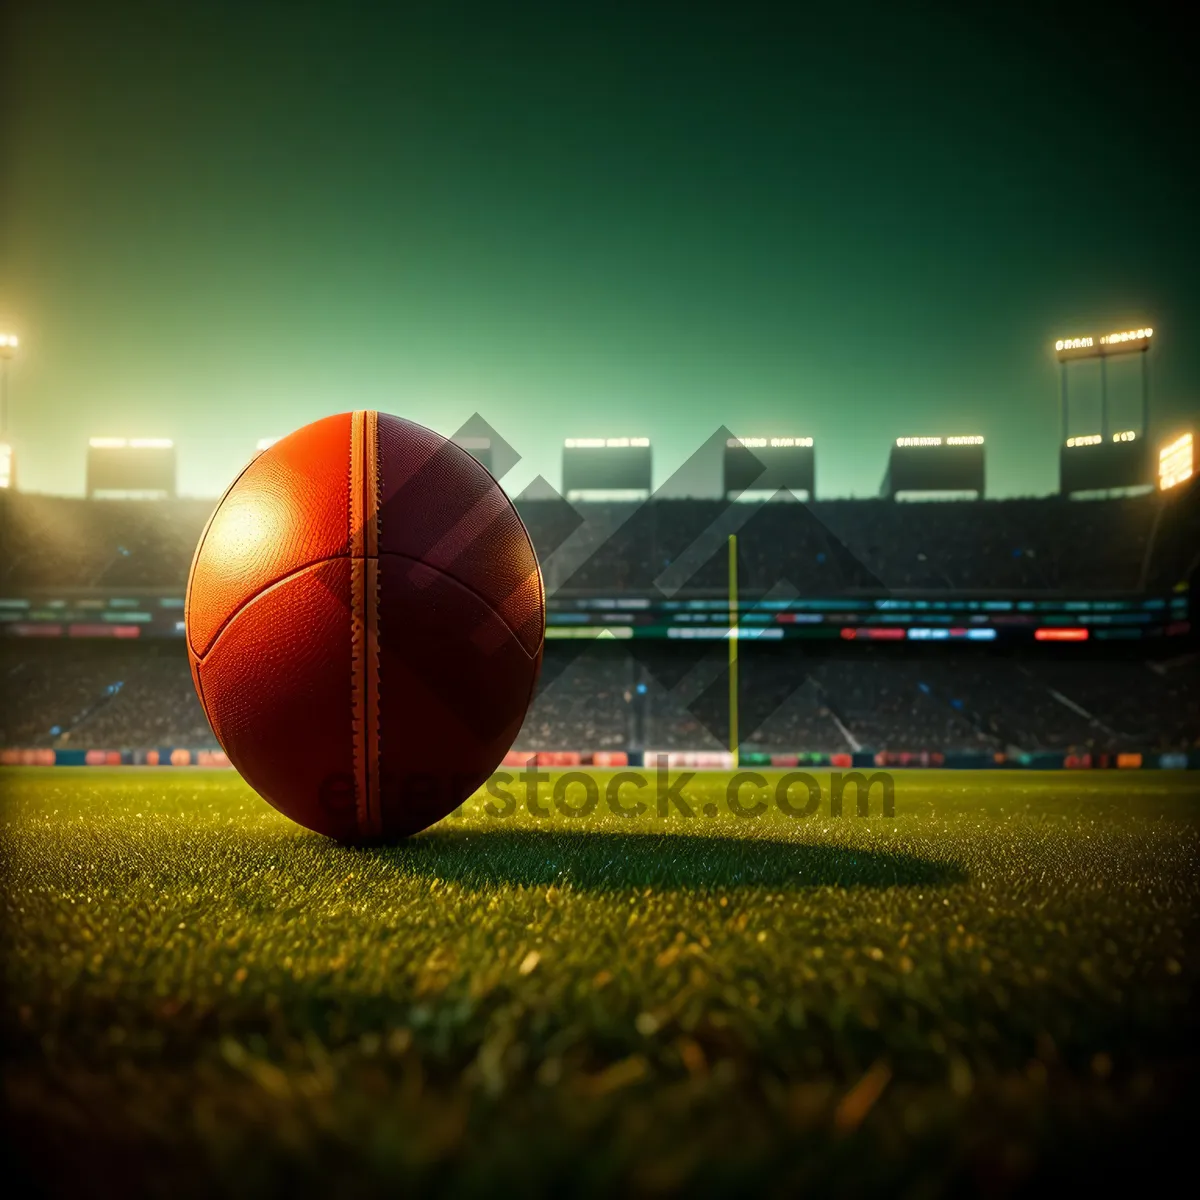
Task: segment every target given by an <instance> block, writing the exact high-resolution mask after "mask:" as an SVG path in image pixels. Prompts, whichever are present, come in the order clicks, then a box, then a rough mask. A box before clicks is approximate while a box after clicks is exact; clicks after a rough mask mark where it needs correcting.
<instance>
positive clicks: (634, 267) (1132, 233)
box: [0, 0, 1200, 495]
mask: <svg viewBox="0 0 1200 1200" xmlns="http://www.w3.org/2000/svg"><path fill="white" fill-rule="evenodd" d="M904 7H905V12H904V14H903V15H900V14H898V13H896V12H895V11H893V8H894V6H891V5H883V4H879V5H876V4H868V3H860V4H855V5H836V6H834V5H830V6H828V7H827V8H813V9H810V10H807V11H803V12H802V11H801V6H795V7H794V9H793V8H792V7H789V6H783V5H773V6H763V5H758V4H755V3H749V2H739V3H736V4H728V5H714V6H706V5H702V4H697V3H689V4H652V3H647V4H645V5H637V4H629V5H625V4H614V3H604V4H591V3H583V2H582V0H565V2H564V0H560V2H559V3H556V4H546V5H539V6H532V5H522V4H512V5H506V4H495V3H492V4H478V5H463V4H456V3H440V4H431V5H424V4H422V5H416V4H397V5H384V4H376V5H370V6H366V5H355V4H352V3H341V4H338V5H325V6H321V5H315V4H305V3H299V2H296V0H292V2H290V3H287V4H274V3H262V2H256V3H253V4H247V3H221V2H217V0H208V2H207V3H204V4H184V3H176V4H168V3H165V2H164V3H141V4H134V3H121V2H119V0H118V2H114V3H112V4H107V5H101V4H94V3H70V4H62V3H54V2H53V0H47V2H46V3H35V4H25V5H17V4H13V5H8V6H6V12H7V16H6V17H5V20H6V22H7V24H6V27H5V28H4V29H3V31H0V46H3V54H4V56H5V61H4V62H3V63H0V87H2V88H3V95H2V99H3V110H2V111H3V115H4V129H3V144H2V147H0V149H2V157H0V328H8V329H11V330H12V331H13V332H16V333H18V334H19V335H20V336H21V339H22V347H21V355H20V357H19V359H18V360H17V361H15V362H14V363H13V364H12V373H11V400H12V434H13V441H14V442H15V445H16V447H17V454H18V461H19V464H20V466H19V469H20V475H21V481H22V484H23V486H24V487H26V488H28V489H31V490H40V491H54V492H80V491H81V490H82V488H83V462H84V453H85V445H86V440H87V437H88V436H89V435H93V434H125V435H144V436H149V435H157V436H169V437H174V438H175V439H176V440H177V441H178V443H179V446H180V473H181V474H180V488H181V490H182V491H183V492H185V493H189V494H197V495H215V494H217V493H219V492H220V491H221V490H222V489H223V488H224V486H225V484H226V483H227V482H228V480H229V479H230V478H231V477H232V475H233V473H234V472H235V471H236V470H237V469H238V467H239V466H240V465H241V463H242V462H243V461H244V460H245V459H246V458H247V457H248V456H249V454H250V453H251V451H252V449H253V446H254V441H255V439H257V438H259V437H263V436H274V435H278V434H281V433H285V432H287V431H289V430H290V429H292V428H295V427H296V426H298V425H301V424H304V423H305V422H307V421H310V420H312V419H314V418H316V417H318V416H321V415H324V414H326V413H330V412H336V411H342V410H345V409H350V408H364V407H373V408H379V409H383V410H385V411H389V412H395V413H399V414H401V415H403V416H407V417H410V418H412V419H414V420H417V421H420V422H422V423H424V424H427V425H431V426H433V427H434V428H436V429H439V430H441V431H442V432H444V433H450V432H452V431H453V430H454V429H455V428H457V427H458V426H459V425H460V424H461V423H462V422H463V421H465V420H466V419H467V418H468V417H469V416H470V415H471V414H472V413H473V412H475V411H478V412H479V413H480V414H481V415H482V416H483V417H484V418H485V419H486V420H488V421H489V422H490V423H491V424H492V425H493V426H494V427H495V428H496V429H497V430H498V431H499V432H500V433H501V434H502V435H503V436H504V437H505V438H507V439H508V440H509V441H510V442H511V443H512V444H513V445H514V446H515V447H516V448H517V449H518V450H519V451H520V452H521V453H522V454H523V455H525V456H526V457H525V461H523V462H522V463H521V465H520V466H519V467H518V468H517V469H516V470H515V471H514V472H513V474H512V476H511V477H510V479H509V480H508V481H506V482H508V483H509V485H510V486H511V487H512V488H513V489H514V490H519V488H520V487H522V486H523V485H524V484H525V483H526V482H528V480H529V479H530V478H532V476H533V475H535V474H537V473H538V472H541V473H543V474H545V475H546V477H547V478H548V479H549V480H550V482H551V483H553V484H555V485H557V484H558V483H559V454H560V447H561V441H562V438H563V437H564V436H570V435H620V434H635V435H648V436H649V437H650V438H651V439H652V441H653V444H654V447H655V462H656V472H655V473H656V477H657V478H658V479H660V480H661V479H662V478H664V477H665V476H666V475H667V474H668V473H669V472H670V470H671V469H672V468H673V467H675V466H676V465H678V463H679V462H681V461H682V460H683V459H684V458H685V457H686V456H687V455H688V454H689V453H690V451H692V450H693V449H694V448H695V447H696V446H698V445H699V444H700V443H701V442H703V441H704V440H705V439H706V438H707V437H708V435H710V434H711V433H712V432H713V430H714V429H715V428H716V427H717V426H719V425H720V424H722V423H724V424H726V425H728V426H729V427H730V428H731V429H732V430H733V431H734V432H735V433H739V434H743V435H750V434H768V435H769V434H773V433H778V434H804V435H812V436H813V437H815V438H816V439H817V463H818V480H817V483H818V491H819V492H820V493H821V494H824V495H849V494H858V495H865V494H874V493H875V492H876V491H877V489H878V486H879V481H880V478H881V476H882V474H883V469H884V463H885V458H886V454H887V449H888V444H889V442H890V439H891V438H893V437H895V436H897V435H901V434H931V433H942V434H951V433H982V434H984V435H985V436H986V438H987V440H988V456H989V457H988V464H989V480H988V486H989V492H990V493H991V494H993V495H1009V494H1028V493H1043V492H1047V491H1051V490H1053V489H1054V488H1055V486H1056V479H1057V466H1056V462H1057V458H1056V456H1057V445H1058V433H1059V426H1058V421H1059V414H1058V400H1057V387H1058V381H1057V373H1056V370H1057V369H1056V367H1055V365H1054V362H1053V357H1052V353H1051V344H1052V342H1053V339H1054V338H1055V337H1056V336H1069V335H1071V334H1077V333H1102V332H1107V331H1108V330H1110V329H1122V328H1126V327H1128V326H1137V325H1144V324H1152V325H1153V326H1154V328H1155V330H1156V337H1155V347H1154V350H1153V351H1152V360H1153V363H1152V370H1153V388H1154V398H1153V402H1154V408H1155V421H1156V432H1157V433H1158V434H1162V435H1166V434H1168V433H1171V432H1173V431H1174V430H1175V429H1177V428H1182V427H1184V426H1185V425H1187V424H1189V423H1190V424H1192V425H1195V424H1196V417H1197V413H1198V407H1200V348H1198V345H1197V339H1196V337H1195V332H1196V330H1197V328H1198V317H1200V287H1198V285H1197V278H1198V275H1197V267H1198V265H1200V233H1198V231H1197V220H1196V214H1197V212H1200V194H1198V181H1200V168H1197V166H1196V163H1195V157H1196V142H1195V133H1194V119H1195V118H1194V113H1195V112H1196V111H1200V97H1198V96H1197V95H1196V91H1195V85H1194V84H1192V83H1190V82H1189V78H1194V76H1195V69H1194V64H1193V63H1192V62H1191V61H1190V58H1189V49H1188V43H1187V40H1186V39H1185V37H1184V34H1183V29H1182V27H1181V26H1180V25H1179V24H1178V23H1179V22H1182V20H1183V18H1182V16H1180V17H1178V18H1171V17H1169V16H1168V15H1166V13H1167V12H1168V10H1167V9H1165V8H1164V9H1163V10H1162V11H1161V12H1159V13H1157V14H1156V13H1154V12H1153V11H1151V9H1149V8H1148V7H1147V6H1145V5H1138V6H1133V7H1131V8H1130V9H1129V11H1128V12H1125V13H1122V14H1120V15H1114V16H1111V17H1110V16H1108V15H1107V14H1108V11H1109V10H1107V9H1103V8H1100V7H1098V6H1088V7H1078V8H1075V9H1067V8H1061V7H1060V8H1058V9H1055V10H1054V12H1053V13H1051V12H1050V11H1049V10H1047V9H1045V8H1043V7H1042V6H1036V7H1034V6H1030V7H1028V8H1026V7H1023V6H1020V5H1016V6H1014V5H1005V6H1002V7H1001V6H996V11H994V12H990V13H987V14H982V15H981V14H974V13H970V14H968V13H966V12H960V11H957V10H958V9H959V8H964V9H965V8H967V7H971V6H960V5H945V6H929V5H908V6H904ZM834 9H836V10H837V11H836V12H835V11H834ZM1113 11H1114V14H1115V13H1116V10H1113ZM1126 365H1127V366H1129V365H1132V366H1133V367H1134V368H1136V363H1135V362H1134V363H1133V364H1129V363H1127V364H1126ZM1085 374H1086V370H1085V369H1084V368H1081V369H1080V373H1079V375H1078V377H1077V378H1078V381H1079V382H1078V387H1077V388H1076V391H1077V394H1078V396H1079V397H1080V406H1079V411H1078V415H1077V418H1076V421H1075V423H1074V428H1073V432H1091V431H1092V429H1093V428H1095V427H1098V420H1097V418H1096V417H1095V415H1094V413H1095V409H1096V405H1095V396H1096V394H1097V393H1096V388H1095V386H1094V380H1093V381H1089V380H1087V379H1086V378H1085ZM1134 382H1135V371H1134V370H1129V371H1115V372H1114V374H1113V394H1114V397H1115V404H1116V414H1115V418H1114V428H1119V427H1122V426H1123V425H1124V424H1126V422H1125V421H1124V420H1123V419H1122V414H1130V416H1131V419H1130V421H1129V422H1128V423H1129V424H1135V423H1136V421H1135V420H1134V419H1132V418H1133V415H1134V414H1135V413H1136V407H1137V406H1136V389H1135V387H1134V386H1132V385H1133V384H1134ZM1088 402H1090V403H1091V406H1092V412H1091V414H1089V412H1088V411H1087V408H1088ZM716 483H717V476H716V470H715V464H714V471H713V475H712V484H713V486H714V488H715V486H716Z"/></svg>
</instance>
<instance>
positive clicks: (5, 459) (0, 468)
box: [0, 442, 13, 488]
mask: <svg viewBox="0 0 1200 1200" xmlns="http://www.w3.org/2000/svg"><path fill="white" fill-rule="evenodd" d="M12 485H13V448H12V446H10V445H9V444H8V442H0V488H10V487H12Z"/></svg>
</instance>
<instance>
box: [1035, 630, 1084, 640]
mask: <svg viewBox="0 0 1200 1200" xmlns="http://www.w3.org/2000/svg"><path fill="white" fill-rule="evenodd" d="M1033 636H1034V637H1035V638H1036V639H1037V640H1038V641H1039V642H1086V641H1087V640H1088V631H1087V630H1086V629H1035V630H1034V632H1033Z"/></svg>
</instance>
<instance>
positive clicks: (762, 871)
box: [359, 829, 967, 891]
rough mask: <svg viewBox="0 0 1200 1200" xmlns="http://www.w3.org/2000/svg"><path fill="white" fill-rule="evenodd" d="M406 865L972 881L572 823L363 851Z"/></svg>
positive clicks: (483, 878) (522, 881) (716, 877)
mask: <svg viewBox="0 0 1200 1200" xmlns="http://www.w3.org/2000/svg"><path fill="white" fill-rule="evenodd" d="M359 853H362V854H369V855H371V856H372V857H374V858H376V859H377V860H378V861H380V862H385V863H388V864H390V865H392V866H394V867H395V868H396V869H397V870H400V871H403V872H405V873H412V874H415V875H419V876H424V877H427V878H430V879H445V880H454V881H456V882H459V883H464V884H468V885H471V886H478V887H494V886H496V885H503V884H509V885H516V886H521V887H547V886H549V885H550V884H557V885H559V886H562V885H564V884H570V885H571V886H573V887H577V888H584V889H587V890H589V891H623V890H625V889H628V888H639V887H654V888H671V889H673V888H679V889H688V890H697V889H700V890H703V889H723V888H737V887H786V888H816V887H843V888H851V887H871V888H889V887H919V886H922V885H926V886H929V885H934V884H947V883H962V882H965V881H966V879H967V873H966V871H965V870H964V869H963V868H962V867H961V866H960V865H959V864H957V863H955V862H949V861H946V862H943V861H938V860H936V859H929V858H920V857H917V856H916V855H910V854H898V853H893V852H890V851H879V850H867V849H861V848H859V847H855V846H838V845H804V844H797V843H795V842H789V841H775V840H770V839H767V838H742V837H721V836H712V837H701V836H693V835H680V834H669V833H645V834H636V833H601V832H594V833H588V832H582V831H580V832H576V831H572V830H555V831H550V830H541V829H527V830H441V829H438V830H434V831H432V832H430V833H427V834H424V835H421V836H419V837H416V838H413V839H411V840H410V841H407V842H404V843H402V844H398V845H393V846H384V847H376V848H372V849H363V850H361V851H359Z"/></svg>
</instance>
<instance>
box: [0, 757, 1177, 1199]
mask: <svg viewBox="0 0 1200 1200" xmlns="http://www.w3.org/2000/svg"><path fill="white" fill-rule="evenodd" d="M766 774H768V775H773V776H776V777H777V776H778V774H779V772H774V773H772V772H767V773H766ZM595 775H596V777H597V778H598V779H599V780H600V782H601V785H602V786H603V783H604V780H605V778H606V773H605V772H600V771H597V772H595ZM818 778H819V780H820V781H821V782H822V783H823V785H824V789H825V790H824V794H823V799H822V802H821V806H820V808H819V810H818V812H817V813H816V814H815V815H813V816H811V817H807V818H796V817H790V816H786V815H784V814H781V813H780V812H779V811H778V810H777V809H775V808H770V809H768V811H767V812H766V813H765V814H763V815H762V816H760V817H752V818H743V817H739V816H735V815H734V814H732V813H731V812H730V811H729V810H728V807H727V805H726V804H725V786H726V782H727V778H726V777H725V776H722V775H716V774H699V775H696V776H695V777H694V778H693V779H692V780H691V781H689V782H688V784H687V785H686V787H685V789H684V794H685V796H687V797H689V798H691V800H692V801H693V802H694V803H693V807H694V808H695V811H696V815H695V816H694V817H691V818H687V817H683V816H681V815H679V814H678V813H677V812H674V811H673V812H672V815H671V816H670V817H669V818H667V819H659V818H658V817H657V815H656V814H655V811H654V807H653V806H654V797H653V794H652V791H653V789H652V788H650V789H648V790H647V792H646V794H645V798H646V799H647V800H648V801H649V802H650V804H651V809H650V811H649V812H648V813H646V814H645V815H643V816H641V817H620V816H616V815H613V814H611V813H610V812H608V810H607V809H606V806H605V804H604V802H603V800H602V801H601V803H600V805H599V807H598V809H597V810H596V811H595V812H594V813H592V814H591V815H589V816H586V817H576V818H572V817H567V816H563V815H561V814H556V815H554V816H552V817H535V816H533V815H531V814H530V813H528V812H527V811H526V810H524V809H523V808H519V809H518V811H517V812H516V813H514V814H513V815H511V816H509V817H507V818H503V819H502V818H497V817H492V816H489V815H488V814H487V813H486V812H485V811H483V809H482V801H481V799H480V798H479V797H476V798H473V799H472V801H471V802H470V803H469V804H468V806H467V808H466V810H465V811H464V813H463V814H462V815H461V816H458V817H454V818H450V819H448V820H446V821H445V822H443V823H442V824H441V825H440V826H438V827H437V828H435V829H433V830H431V831H429V832H428V833H426V834H424V835H422V836H421V837H419V838H416V839H414V840H413V841H411V842H409V843H407V844H405V845H401V846H397V847H392V848H387V849H370V850H356V849H350V848H346V847H342V846H337V845H334V844H331V843H329V842H327V841H325V840H323V839H322V838H320V837H317V836H315V835H311V834H308V833H306V832H305V831H304V830H301V829H299V828H297V827H296V826H294V825H292V824H290V823H289V822H288V821H286V820H285V819H284V818H282V817H280V816H278V815H277V814H275V813H274V812H273V811H272V810H270V809H269V808H268V807H267V806H266V805H265V804H263V803H262V802H261V801H260V800H258V799H257V798H256V797H255V796H254V795H253V794H252V793H251V792H250V791H249V790H248V789H247V788H246V787H245V786H244V785H243V784H242V783H241V782H240V781H239V780H238V779H237V777H236V776H235V775H233V774H232V773H230V772H215V771H214V772H201V771H174V772H172V771H169V770H167V771H155V770H152V769H135V770H129V771H113V772H107V771H97V770H89V771H86V772H83V771H79V772H72V771H70V770H69V769H66V770H49V769H44V770H36V769H35V770H27V771H19V770H9V771H6V772H3V773H2V774H0V789H2V793H3V810H2V843H0V846H2V854H3V875H2V886H3V891H4V895H3V902H4V914H5V919H4V928H3V967H4V971H5V989H4V997H3V1025H2V1030H3V1048H4V1068H3V1070H4V1089H5V1092H4V1094H5V1104H6V1108H7V1112H6V1122H5V1124H6V1129H7V1133H8V1139H9V1146H8V1153H9V1154H10V1156H11V1158H12V1163H11V1166H10V1169H9V1171H8V1175H7V1177H8V1178H10V1179H20V1180H23V1181H24V1183H25V1184H26V1185H27V1186H32V1185H33V1184H34V1183H37V1184H39V1185H41V1187H42V1189H43V1190H44V1191H46V1192H48V1193H51V1194H64V1193H67V1192H70V1193H72V1194H73V1195H81V1194H82V1195H96V1194H109V1195H122V1196H130V1195H140V1194H146V1193H156V1194H170V1195H173V1196H190V1195H211V1194H214V1193H223V1194H250V1193H253V1194H256V1195H276V1194H278V1195H291V1196H294V1195H315V1194H320V1195H322V1196H329V1195H336V1196H338V1197H343V1196H344V1197H352V1196H359V1195H362V1196H366V1195H374V1194H379V1193H382V1192H387V1193H389V1194H394V1193H398V1192H404V1191H411V1190H414V1189H415V1190H421V1191H427V1192H439V1193H449V1192H453V1193H455V1194H465V1193H477V1194H482V1193H485V1192H494V1191H496V1190H505V1191H516V1192H521V1193H541V1194H563V1193H571V1194H577V1195H608V1194H613V1193H620V1192H624V1193H627V1194H635V1195H659V1194H666V1193H670V1192H672V1191H677V1190H679V1189H686V1190H688V1191H690V1192H692V1193H694V1194H719V1193H725V1192H729V1191H734V1190H736V1191H742V1192H749V1191H751V1190H753V1191H755V1192H757V1193H759V1194H766V1195H772V1196H774V1195H784V1194H788V1195H791V1194H795V1193H796V1192H797V1191H799V1190H802V1189H813V1188H819V1187H832V1188H835V1189H837V1190H841V1191H863V1190H870V1191H886V1192H888V1193H889V1194H904V1195H912V1196H925V1195H940V1194H951V1193H961V1192H966V1191H983V1192H985V1193H987V1192H990V1193H995V1194H1003V1193H1008V1192H1012V1191H1015V1190H1021V1189H1025V1190H1028V1189H1031V1188H1032V1189H1035V1190H1042V1189H1046V1188H1049V1187H1054V1186H1059V1185H1062V1186H1069V1187H1070V1188H1071V1190H1072V1191H1074V1190H1077V1189H1078V1188H1079V1187H1080V1186H1084V1185H1087V1184H1088V1183H1094V1184H1106V1185H1109V1186H1111V1185H1112V1184H1113V1183H1114V1182H1116V1179H1117V1174H1116V1173H1117V1170H1118V1168H1119V1167H1121V1166H1122V1165H1123V1166H1124V1168H1126V1169H1128V1170H1129V1171H1130V1172H1131V1173H1130V1179H1131V1180H1137V1181H1138V1184H1139V1186H1145V1185H1146V1184H1147V1182H1148V1181H1150V1180H1152V1179H1153V1176H1154V1174H1155V1172H1156V1171H1157V1170H1160V1169H1163V1170H1165V1169H1166V1168H1167V1167H1168V1166H1169V1165H1170V1164H1171V1162H1172V1160H1173V1159H1175V1158H1176V1157H1177V1156H1178V1157H1179V1158H1180V1159H1186V1157H1187V1156H1188V1155H1190V1149H1191V1148H1190V1137H1191V1111H1194V1109H1195V1107H1196V1104H1195V1095H1196V1087H1197V1084H1198V1082H1200V1070H1198V1061H1197V1055H1196V1045H1197V1039H1196V1034H1197V1030H1198V1027H1200V1017H1198V1015H1197V998H1198V997H1197V974H1198V972H1197V961H1198V960H1197V953H1196V949H1197V944H1198V942H1197V916H1198V914H1200V871H1198V866H1200V795H1198V794H1197V790H1198V789H1197V781H1196V778H1195V776H1187V775H1184V774H1179V775H1170V774H1167V773H1149V772H1148V773H1145V774H1134V773H1128V774H1127V773H1116V772H1112V773H1105V774H1099V773H1096V774H1058V775H1035V774H1030V773H1017V772H1010V773H999V772H997V773H970V774H966V773H963V774H956V773H950V772H928V773H922V772H897V773H896V774H895V776H894V778H895V787H896V792H895V806H896V811H895V816H894V817H892V818H888V817H885V816H882V815H880V808H879V804H878V802H877V799H874V798H873V802H872V807H871V815H870V816H869V817H867V818H865V819H864V818H861V817H859V816H857V815H856V813H855V806H854V804H853V803H852V802H851V803H849V804H847V806H846V810H845V814H844V815H843V816H841V817H838V818H835V817H831V816H830V808H829V790H828V784H829V779H828V775H821V774H818ZM548 794H549V793H548V790H547V788H546V787H543V796H548ZM572 798H574V797H572ZM633 798H635V797H634V796H633V794H632V793H630V794H628V795H625V796H624V799H625V800H626V802H628V801H629V800H631V799H633ZM744 802H745V803H747V804H748V803H750V798H749V797H748V796H747V797H744ZM706 804H711V805H712V807H713V810H714V812H715V815H712V816H706V815H704V806H705V805H706ZM1189 1110H1191V1111H1189Z"/></svg>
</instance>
